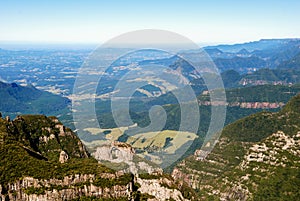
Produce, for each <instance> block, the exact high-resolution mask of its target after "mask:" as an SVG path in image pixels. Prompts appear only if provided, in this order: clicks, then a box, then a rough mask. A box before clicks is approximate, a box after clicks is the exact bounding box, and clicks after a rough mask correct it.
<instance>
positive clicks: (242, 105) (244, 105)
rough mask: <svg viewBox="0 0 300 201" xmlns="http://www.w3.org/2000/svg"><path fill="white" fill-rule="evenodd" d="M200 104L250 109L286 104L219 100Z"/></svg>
mask: <svg viewBox="0 0 300 201" xmlns="http://www.w3.org/2000/svg"><path fill="white" fill-rule="evenodd" d="M199 105H205V106H209V105H213V106H218V105H227V106H228V107H240V108H248V109H276V108H282V107H283V106H284V105H285V104H284V103H283V102H229V103H227V102H220V101H219V102H218V101H214V102H211V101H200V102H199Z"/></svg>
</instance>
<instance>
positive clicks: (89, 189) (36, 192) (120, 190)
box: [0, 173, 132, 201]
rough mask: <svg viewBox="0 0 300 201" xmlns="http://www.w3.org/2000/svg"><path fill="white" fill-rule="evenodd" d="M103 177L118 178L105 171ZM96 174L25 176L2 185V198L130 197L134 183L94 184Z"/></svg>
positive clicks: (30, 200)
mask: <svg viewBox="0 0 300 201" xmlns="http://www.w3.org/2000/svg"><path fill="white" fill-rule="evenodd" d="M101 177H102V178H110V179H116V178H117V177H118V176H116V175H115V174H108V173H105V174H103V175H101ZM95 179H96V178H95V175H92V174H90V175H87V174H85V175H79V174H77V175H74V176H67V177H64V178H63V179H62V180H60V179H50V180H38V179H34V178H32V177H24V178H23V179H22V180H19V181H16V182H14V183H10V184H8V185H7V186H5V187H4V186H1V185H0V198H1V199H2V200H9V201H50V200H51V201H58V200H59V201H61V200H71V199H75V198H78V197H80V196H95V197H98V198H114V199H117V198H121V197H130V194H131V189H132V183H128V184H126V185H115V186H112V187H101V186H96V185H94V184H93V182H94V181H95ZM1 199H0V200H1Z"/></svg>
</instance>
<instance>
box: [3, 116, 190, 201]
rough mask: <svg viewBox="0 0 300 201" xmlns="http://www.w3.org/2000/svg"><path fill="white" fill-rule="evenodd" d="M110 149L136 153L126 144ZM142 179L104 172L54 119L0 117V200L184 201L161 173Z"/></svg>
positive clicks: (170, 180)
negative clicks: (122, 149)
mask: <svg viewBox="0 0 300 201" xmlns="http://www.w3.org/2000/svg"><path fill="white" fill-rule="evenodd" d="M114 146H115V147H117V148H119V149H121V148H122V147H123V148H124V150H127V152H128V153H129V152H130V153H134V150H132V148H131V147H128V146H125V144H124V143H117V142H116V143H114ZM127 152H126V153H127ZM101 153H103V154H104V155H103V156H102V157H106V156H107V155H105V153H104V152H101V151H100V152H98V154H99V155H101ZM122 153H123V152H120V153H119V152H117V153H116V154H117V156H119V155H120V154H121V156H123V155H122ZM132 157H134V156H132ZM123 158H124V157H123ZM125 158H126V157H125ZM140 163H141V164H143V161H141V162H140ZM144 166H147V167H148V165H147V164H144ZM142 169H143V168H142ZM146 175H147V176H146V178H141V177H138V178H137V177H136V176H133V175H132V174H128V173H124V171H118V172H116V171H115V170H112V169H110V168H107V167H105V166H104V165H102V164H101V163H99V162H98V161H97V160H96V159H94V158H92V157H90V154H89V153H88V152H87V151H86V148H85V146H84V145H83V144H82V142H81V141H80V139H79V138H78V137H77V136H76V135H75V134H74V133H73V132H72V131H71V130H70V129H69V128H66V127H64V126H63V125H62V124H61V123H60V122H59V121H58V119H57V118H55V117H46V116H41V115H25V116H19V117H17V118H16V119H15V120H13V121H11V120H10V119H9V118H5V119H3V118H2V117H0V200H6V201H11V200H14V201H56V200H57V201H58V200H59V201H61V200H73V199H74V200H78V199H81V198H82V199H85V198H87V199H108V200H145V199H152V200H157V201H161V200H169V199H173V200H178V201H179V200H183V199H185V198H184V196H183V194H182V193H181V191H180V189H179V188H178V186H176V183H175V182H174V180H173V179H172V178H169V179H167V178H166V176H164V175H163V174H162V173H161V172H159V173H156V176H154V177H155V179H149V178H147V177H153V175H152V176H151V175H149V174H146ZM162 181H164V182H162ZM189 190H190V189H188V188H187V189H185V190H184V191H182V192H184V193H185V194H186V192H189Z"/></svg>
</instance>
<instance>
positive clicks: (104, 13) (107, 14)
mask: <svg viewBox="0 0 300 201" xmlns="http://www.w3.org/2000/svg"><path fill="white" fill-rule="evenodd" d="M299 10H300V1H299V0H272V1H271V0H266V1H263V0H260V1H259V0H252V1H242V0H240V1H232V0H227V1H225V0H186V1H176V0H172V1H170V0H149V1H143V0H139V1H137V0H131V1H129V0H123V1H121V0H119V1H116V0H105V1H104V0H91V1H89V0H86V1H83V0H77V1H76V0H52V1H48V2H46V1H41V0H39V1H38V0H26V1H23V0H19V1H17V0H0V27H1V28H0V41H2V42H3V41H36V42H76V43H95V42H96V43H99V42H104V41H106V40H108V39H110V38H112V37H114V36H117V35H119V34H122V33H124V32H128V31H133V30H138V29H149V28H150V29H164V30H169V31H173V32H177V33H179V34H182V35H184V36H186V37H188V38H190V39H192V40H193V41H195V42H198V43H218V42H227V43H232V42H243V41H253V40H258V39H261V38H288V37H292V38H296V37H300V11H299Z"/></svg>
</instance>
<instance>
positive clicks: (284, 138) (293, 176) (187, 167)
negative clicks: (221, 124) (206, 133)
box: [172, 95, 300, 200]
mask: <svg viewBox="0 0 300 201" xmlns="http://www.w3.org/2000/svg"><path fill="white" fill-rule="evenodd" d="M299 111H300V95H298V96H296V97H294V98H293V99H291V101H290V102H288V104H287V105H286V106H285V107H284V108H283V109H282V110H281V111H280V112H278V113H270V112H261V113H258V114H254V115H251V116H249V117H246V118H244V119H241V120H238V121H236V122H234V123H233V124H230V125H228V126H226V127H225V128H224V129H223V132H222V136H221V138H220V139H219V140H218V141H217V143H216V146H215V147H214V150H213V151H212V152H211V153H209V154H208V153H204V152H205V151H204V150H197V151H196V152H195V155H194V156H190V157H188V158H186V159H185V160H184V161H182V162H181V163H180V164H178V165H177V166H176V168H175V169H174V170H173V172H172V176H173V178H174V179H175V180H178V181H182V182H184V183H187V184H188V185H189V186H190V187H192V188H194V189H197V191H198V195H199V196H200V198H201V199H202V200H210V199H211V200H299V186H300V152H299V148H300V141H299V139H300V132H299V131H300V120H299V119H300V112H299Z"/></svg>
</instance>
